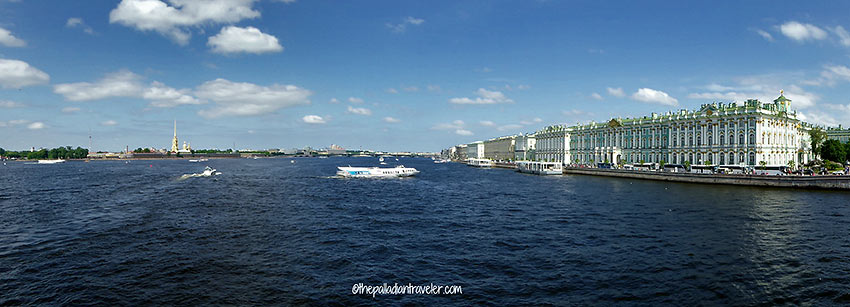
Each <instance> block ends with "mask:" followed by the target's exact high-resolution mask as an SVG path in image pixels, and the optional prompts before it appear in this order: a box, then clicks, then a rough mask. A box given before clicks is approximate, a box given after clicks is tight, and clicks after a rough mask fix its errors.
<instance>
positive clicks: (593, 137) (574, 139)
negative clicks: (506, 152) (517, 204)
mask: <svg viewBox="0 0 850 307" xmlns="http://www.w3.org/2000/svg"><path fill="white" fill-rule="evenodd" d="M810 129H811V126H810V125H808V124H805V123H803V122H802V121H800V120H799V119H798V118H797V113H796V111H792V110H791V100H790V99H787V98H785V96H784V95H780V96H779V97H778V98H777V99H775V100H774V101H773V103H761V102H760V101H758V100H754V99H751V100H747V101H745V102H744V103H742V104H738V103H734V102H733V103H729V104H724V103H711V104H705V105H702V106H701V107H700V109H699V110H696V111H688V110H680V111H678V112H675V113H674V112H668V113H666V114H656V113H652V115H651V116H645V117H640V118H627V119H621V118H615V119H611V120H610V121H608V122H606V123H590V124H586V125H576V126H570V127H568V126H565V125H554V126H549V127H546V128H544V129H542V130H540V131H537V133H536V137H537V153H536V159H535V160H537V161H555V162H563V163H566V164H570V163H575V164H594V163H600V162H607V163H614V164H631V163H662V162H663V163H668V164H685V163H690V164H712V165H713V164H719V165H759V164H761V163H762V162H763V163H765V164H766V165H789V164H790V163H794V164H795V165H801V164H804V163H806V162H808V161H809V160H810V159H811V148H810V141H809V139H810V138H809V133H808V132H809V130H810Z"/></svg>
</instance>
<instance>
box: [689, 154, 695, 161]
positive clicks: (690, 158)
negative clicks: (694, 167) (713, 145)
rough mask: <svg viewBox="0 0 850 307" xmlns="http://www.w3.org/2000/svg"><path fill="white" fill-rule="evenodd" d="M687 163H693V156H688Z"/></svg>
mask: <svg viewBox="0 0 850 307" xmlns="http://www.w3.org/2000/svg"><path fill="white" fill-rule="evenodd" d="M688 162H691V163H694V154H688Z"/></svg>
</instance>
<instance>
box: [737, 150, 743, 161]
mask: <svg viewBox="0 0 850 307" xmlns="http://www.w3.org/2000/svg"><path fill="white" fill-rule="evenodd" d="M738 163H744V153H743V152H742V153H740V154H738Z"/></svg>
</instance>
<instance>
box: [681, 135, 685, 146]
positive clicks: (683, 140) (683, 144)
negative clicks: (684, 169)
mask: <svg viewBox="0 0 850 307" xmlns="http://www.w3.org/2000/svg"><path fill="white" fill-rule="evenodd" d="M680 144H682V147H685V136H684V135H682V143H680Z"/></svg>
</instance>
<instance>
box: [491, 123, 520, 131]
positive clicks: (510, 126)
mask: <svg viewBox="0 0 850 307" xmlns="http://www.w3.org/2000/svg"><path fill="white" fill-rule="evenodd" d="M519 128H522V125H518V124H507V125H504V126H499V128H496V129H499V131H508V130H516V129H519Z"/></svg>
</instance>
